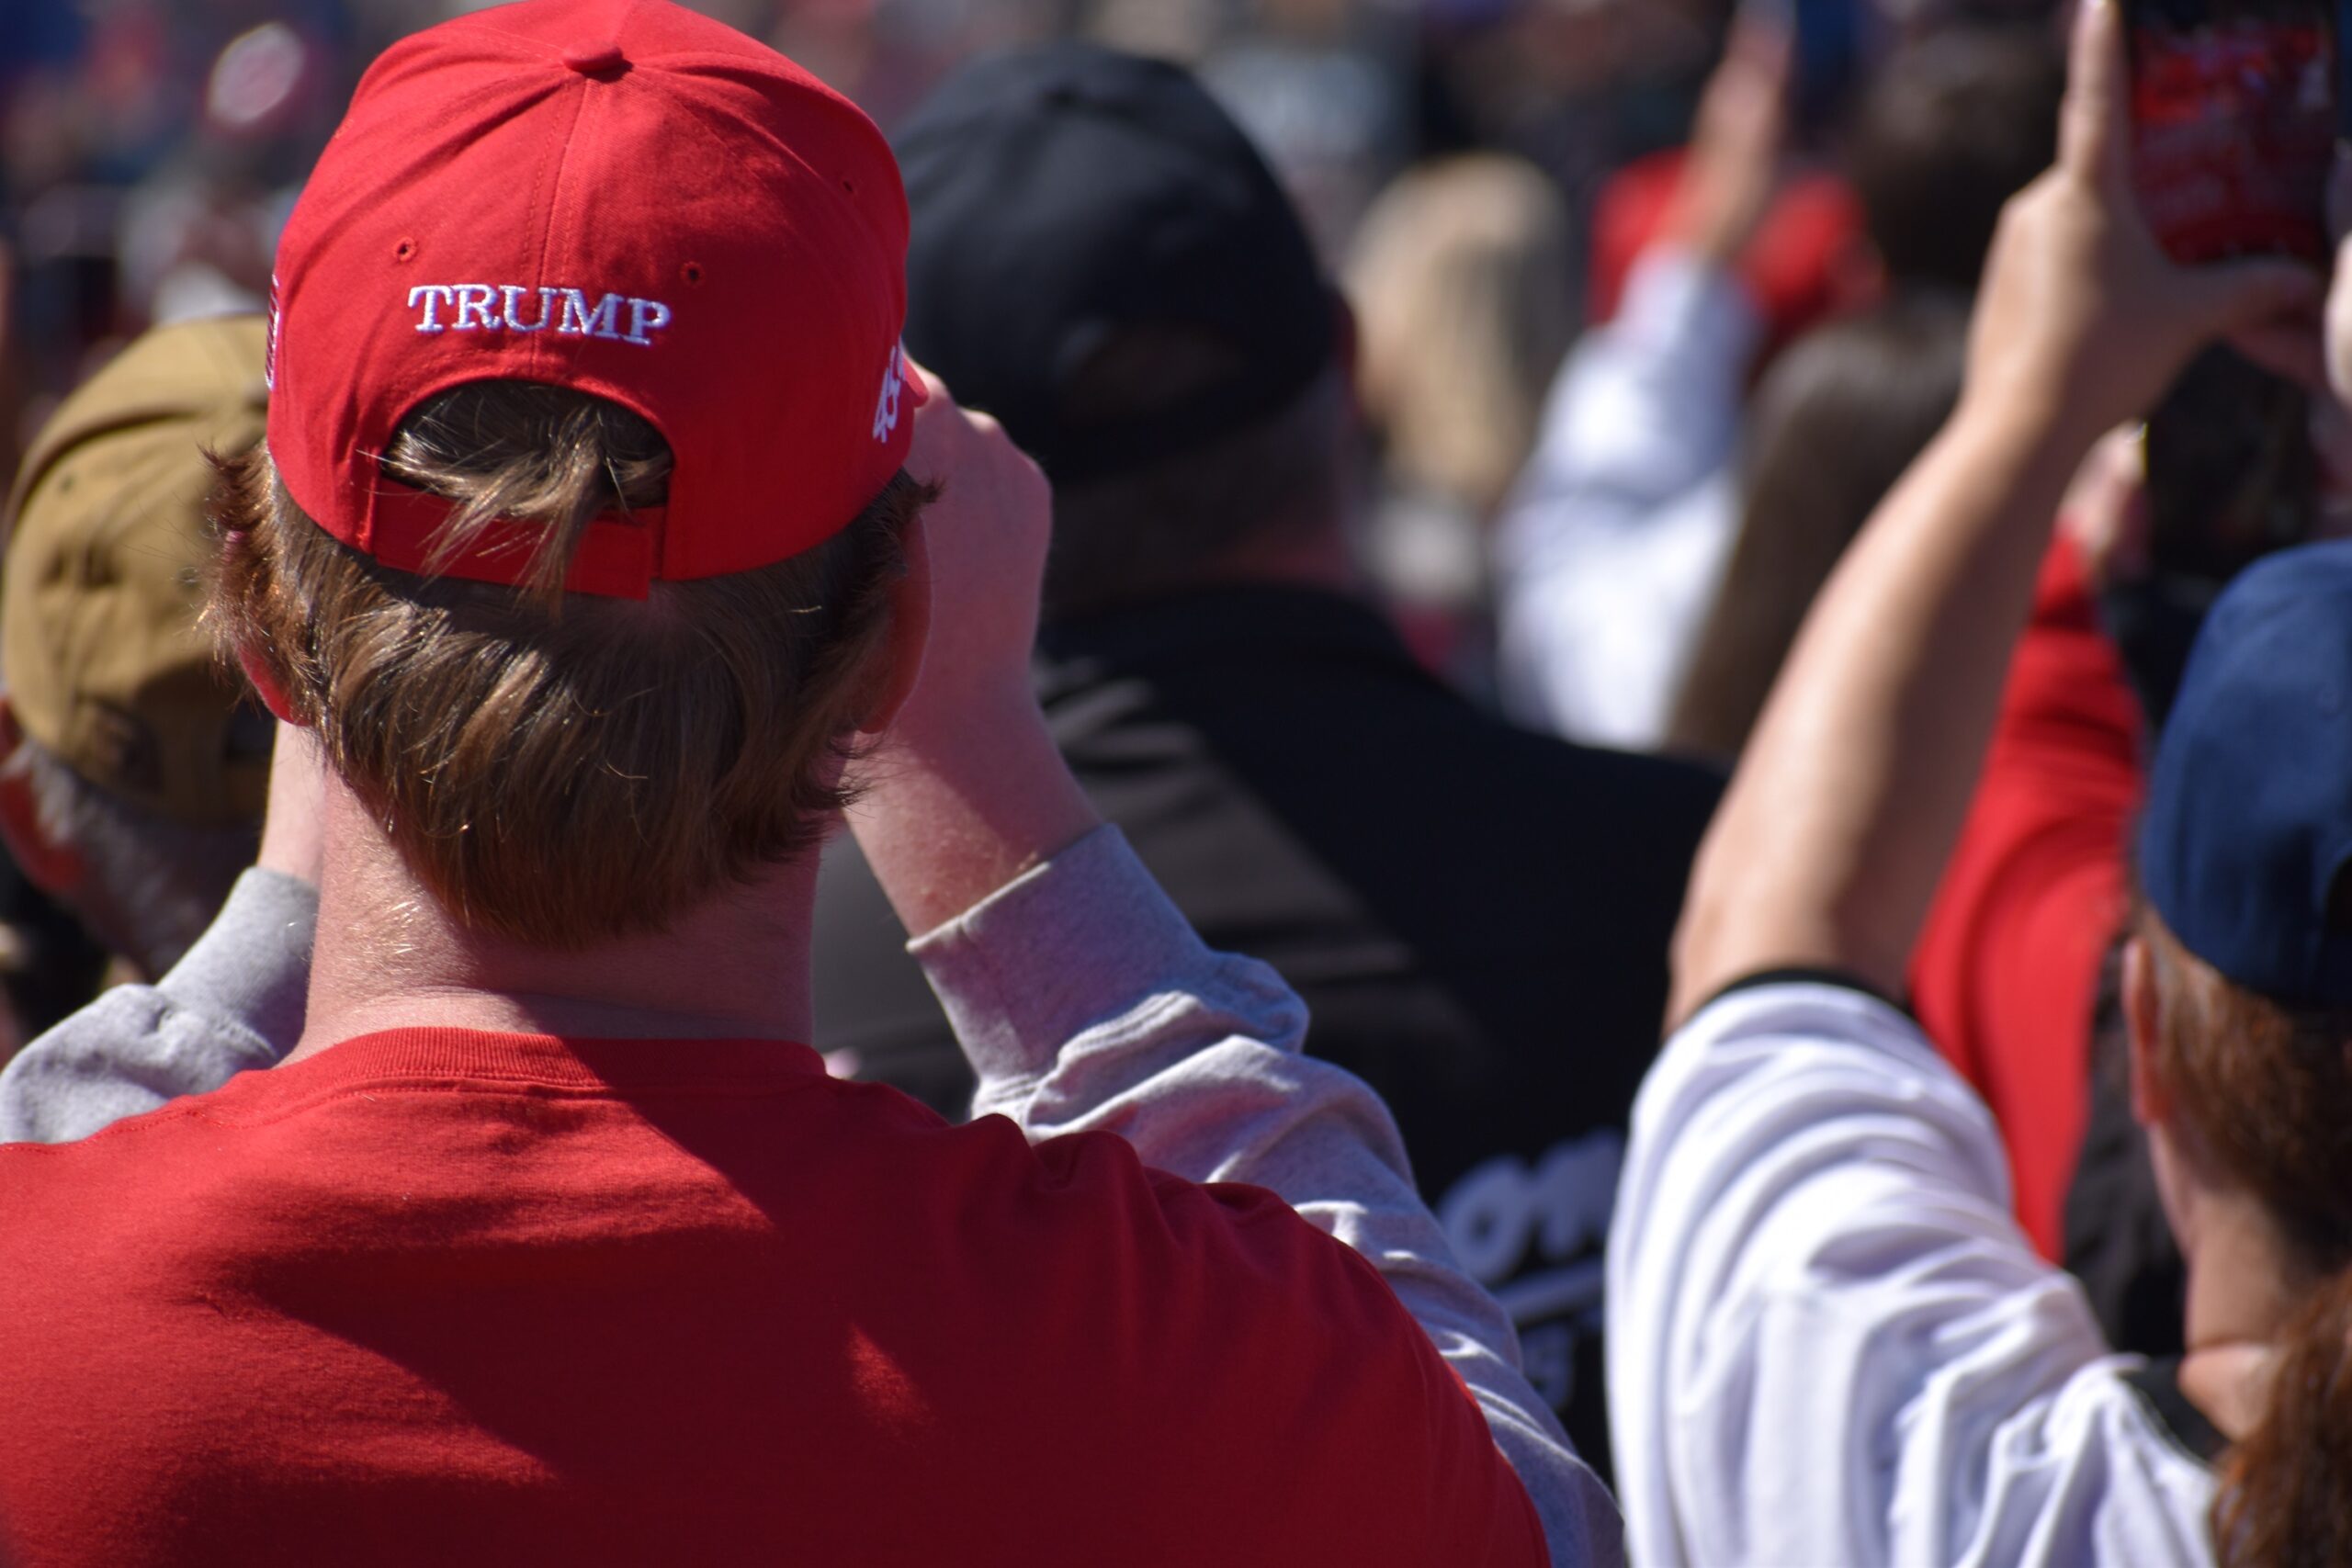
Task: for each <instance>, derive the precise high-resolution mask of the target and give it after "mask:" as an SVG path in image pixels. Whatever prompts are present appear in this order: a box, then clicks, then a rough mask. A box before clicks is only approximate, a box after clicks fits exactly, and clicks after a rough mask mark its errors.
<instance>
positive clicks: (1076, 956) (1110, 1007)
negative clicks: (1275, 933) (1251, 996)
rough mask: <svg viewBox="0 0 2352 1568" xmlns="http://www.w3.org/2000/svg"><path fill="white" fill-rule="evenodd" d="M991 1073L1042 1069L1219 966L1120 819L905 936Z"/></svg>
mask: <svg viewBox="0 0 2352 1568" xmlns="http://www.w3.org/2000/svg"><path fill="white" fill-rule="evenodd" d="M907 951H908V952H910V953H913V954H914V956H915V957H916V959H918V960H919V961H920V962H921V963H922V967H923V972H924V974H926V975H927V976H930V979H931V988H932V989H933V991H935V992H937V993H938V996H939V1001H940V1005H941V1006H942V1007H943V1008H944V1010H945V1011H946V1013H947V1021H948V1022H949V1024H950V1025H952V1026H953V1027H954V1029H955V1031H956V1039H957V1040H958V1041H960V1042H961V1043H962V1044H963V1047H964V1054H965V1055H967V1056H968V1057H970V1058H971V1062H972V1066H973V1067H974V1068H975V1069H976V1070H977V1071H978V1073H979V1075H980V1077H981V1078H982V1079H983V1080H986V1079H989V1078H998V1079H1002V1078H1008V1077H1034V1076H1036V1075H1038V1074H1041V1073H1043V1072H1045V1071H1046V1070H1047V1069H1048V1068H1050V1067H1051V1066H1053V1064H1054V1060H1055V1058H1056V1057H1057V1055H1059V1054H1060V1052H1061V1048H1062V1046H1063V1045H1064V1044H1065V1043H1068V1042H1069V1040H1071V1039H1073V1038H1075V1037H1076V1036H1078V1035H1080V1034H1082V1033H1084V1032H1086V1031H1087V1030H1088V1029H1091V1028H1092V1027H1094V1026H1095V1025H1097V1024H1101V1023H1103V1022H1106V1021H1110V1020H1112V1019H1114V1018H1118V1017H1121V1016H1123V1015H1125V1014H1127V1013H1131V1012H1133V1011H1134V1010H1136V1008H1137V1007H1138V1006H1139V1005H1141V1004H1142V1003H1143V1002H1144V1001H1145V1000H1147V999H1148V998H1149V997H1151V996H1152V995H1154V994H1156V993H1158V992H1159V991H1162V990H1165V989H1167V988H1169V985H1170V982H1171V981H1172V979H1173V977H1175V976H1182V975H1188V974H1191V975H1197V974H1198V973H1200V972H1201V970H1202V968H1203V966H1204V965H1206V964H1210V963H1212V962H1213V959H1212V955H1211V954H1210V953H1209V951H1208V949H1207V948H1206V947H1204V945H1202V942H1201V939H1200V937H1199V936H1198V935H1197V934H1196V933H1195V932H1194V931H1193V928H1192V925H1191V923H1190V922H1189V921H1187V920H1186V919H1184V917H1183V916H1182V914H1180V913H1178V912H1177V909H1176V907H1175V905H1173V904H1171V903H1170V902H1169V901H1168V896H1167V894H1165V893H1163V892H1161V891H1160V887H1159V883H1158V882H1156V881H1155V880H1153V878H1152V874H1151V873H1150V872H1148V871H1147V870H1145V869H1144V865H1143V863H1142V862H1141V861H1139V860H1137V859H1136V854H1135V852H1134V851H1133V850H1132V849H1130V848H1129V847H1128V846H1127V840H1126V836H1125V834H1123V833H1121V832H1120V831H1119V830H1118V829H1116V828H1114V827H1108V826H1105V827H1102V828H1097V829H1094V831H1092V832H1091V833H1089V834H1087V835H1086V837H1084V838H1082V839H1080V840H1078V841H1077V842H1076V843H1074V844H1072V845H1070V846H1069V848H1068V849H1066V850H1064V851H1062V852H1060V853H1059V854H1057V855H1056V856H1054V858H1053V859H1051V860H1049V861H1047V862H1046V863H1044V864H1042V865H1039V866H1036V867H1035V868H1034V869H1032V870H1030V871H1028V872H1025V873H1023V874H1022V875H1021V876H1019V877H1017V878H1015V879H1014V880H1013V881H1012V882H1009V883H1007V884H1006V885H1005V886H1002V887H1000V888H999V889H997V890H996V891H995V892H994V893H991V894H990V895H989V897H986V898H984V899H982V900H981V901H980V902H979V903H978V904H976V905H974V906H973V907H972V908H969V909H967V910H965V911H964V913H962V914H961V915H958V916H956V919H952V920H949V921H948V922H947V923H946V924H944V925H943V926H940V927H938V928H937V929H936V930H933V931H928V932H925V933H924V934H923V935H922V936H920V937H918V938H916V939H915V940H914V941H913V942H909V943H908V944H907Z"/></svg>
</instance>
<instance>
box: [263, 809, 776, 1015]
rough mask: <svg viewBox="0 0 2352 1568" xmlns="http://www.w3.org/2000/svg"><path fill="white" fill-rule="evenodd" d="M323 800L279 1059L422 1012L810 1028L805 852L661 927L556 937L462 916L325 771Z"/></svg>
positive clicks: (425, 1013) (422, 1013) (432, 1013)
mask: <svg viewBox="0 0 2352 1568" xmlns="http://www.w3.org/2000/svg"><path fill="white" fill-rule="evenodd" d="M326 811H327V830H326V861H325V869H324V873H323V874H322V878H321V885H320V893H319V925H318V938H317V944H316V947H315V949H314V950H313V953H312V955H311V994H310V1010H309V1015H308V1019H307V1021H306V1023H305V1027H304V1029H303V1033H302V1039H301V1042H300V1044H299V1045H297V1046H296V1048H295V1049H294V1051H293V1052H292V1053H291V1054H290V1055H288V1058H287V1060H288V1061H296V1060H300V1058H302V1057H304V1056H311V1055H317V1054H318V1053H319V1052H321V1051H323V1050H325V1049H327V1048H328V1047H329V1046H332V1045H334V1044H337V1043H341V1042H343V1041H345V1040H351V1039H356V1038H357V1037H359V1036H361V1035H364V1034H372V1033H376V1032H380V1031H383V1030H387V1029H406V1028H417V1027H427V1026H429V1027H437V1028H453V1029H479V1030H491V1031H498V1032H515V1033H530V1034H554V1035H560V1036H565V1037H570V1038H594V1039H671V1040H684V1039H721V1038H724V1039H752V1040H764V1039H772V1040H789V1041H801V1042H805V1041H807V1040H808V1038H809V915H810V908H811V905H812V904H813V903H814V901H815V897H816V873H817V866H816V856H815V855H814V854H813V853H812V854H809V855H805V856H803V857H801V860H800V861H799V862H798V863H795V864H792V865H789V866H786V867H782V868H780V869H778V870H776V871H774V872H771V873H768V874H765V875H763V876H762V877H760V878H759V879H757V880H755V881H754V882H752V884H750V885H748V886H743V887H740V888H734V889H730V890H729V891H727V892H724V893H722V894H720V895H719V896H718V897H714V898H711V899H708V900H707V901H706V902H704V903H703V904H701V905H699V906H697V907H696V908H694V909H691V910H689V911H687V912H686V914H685V915H684V916H683V917H681V918H680V919H676V920H674V921H673V922H672V923H671V925H670V927H669V928H668V929H667V930H665V931H661V932H658V933H653V934H648V935H637V936H628V937H623V938H619V939H616V940H613V941H608V942H600V943H598V944H596V945H595V946H594V947H589V948H584V949H581V950H579V951H576V952H563V951H556V950H551V949H547V948H538V947H530V946H526V945H525V944H523V943H519V942H512V941H508V940H506V939H503V938H499V937H493V936H486V935H484V934H482V933H481V932H479V931H469V930H467V929H465V928H464V927H462V926H460V925H459V924H458V922H457V921H456V920H455V919H453V918H452V917H451V916H450V914H449V912H448V911H447V909H446V908H444V907H443V906H442V905H441V903H440V902H439V900H437V899H436V898H435V897H433V895H432V894H431V893H430V892H428V891H427V890H426V889H425V888H424V886H423V885H422V884H421V883H419V882H418V881H417V879H416V878H415V876H414V875H413V874H411V872H410V871H409V869H408V867H407V865H406V864H405V863H403V862H402V861H401V858H400V855H399V854H398V852H396V851H394V850H393V848H392V846H391V844H390V841H389V840H386V839H385V837H384V836H383V834H382V833H381V831H380V830H379V829H377V828H376V826H375V825H374V824H373V823H371V822H370V821H369V820H368V815H367V812H366V810H365V808H364V807H361V806H360V805H359V803H358V801H357V800H356V798H354V797H353V796H352V795H351V794H350V793H349V791H348V790H347V789H345V787H344V786H343V785H341V784H338V783H331V784H329V786H328V800H327V804H326Z"/></svg>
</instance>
